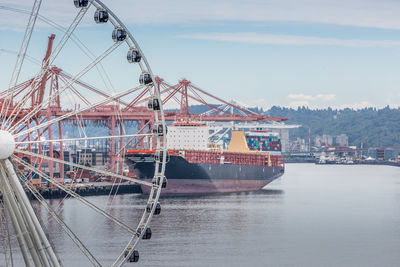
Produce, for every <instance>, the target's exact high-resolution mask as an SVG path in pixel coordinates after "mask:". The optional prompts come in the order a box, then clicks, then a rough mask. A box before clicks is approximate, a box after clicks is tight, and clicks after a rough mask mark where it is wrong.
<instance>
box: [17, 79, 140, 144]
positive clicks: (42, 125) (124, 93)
mask: <svg viewBox="0 0 400 267" xmlns="http://www.w3.org/2000/svg"><path fill="white" fill-rule="evenodd" d="M140 88H143V85H139V86H138V87H134V88H132V89H129V90H126V91H124V92H121V93H119V94H116V95H114V96H110V97H108V98H106V99H104V100H101V101H98V102H96V103H94V104H92V105H90V106H87V107H84V108H82V109H79V110H75V111H71V112H68V113H67V114H64V115H62V116H59V117H57V118H54V119H52V120H50V121H47V122H45V123H41V124H39V125H36V126H34V127H32V128H30V129H26V130H24V131H22V132H20V133H17V134H15V135H14V137H19V136H21V135H24V134H28V133H30V132H33V131H36V130H37V129H40V128H43V127H47V126H49V125H51V124H53V123H56V122H58V121H62V120H65V119H68V118H70V117H71V116H74V115H77V114H81V113H83V112H85V111H89V110H91V109H93V108H95V107H97V106H100V105H104V104H108V103H110V102H115V101H116V100H118V99H120V98H122V97H124V96H126V95H129V94H131V93H133V92H135V91H137V90H140ZM14 129H15V127H12V128H11V129H10V131H12V130H14Z"/></svg>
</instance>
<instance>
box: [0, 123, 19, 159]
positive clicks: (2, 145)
mask: <svg viewBox="0 0 400 267" xmlns="http://www.w3.org/2000/svg"><path fill="white" fill-rule="evenodd" d="M14 150H15V140H14V137H13V136H12V134H11V133H9V132H7V131H3V130H0V159H7V158H9V157H10V156H11V155H12V154H13V153H14Z"/></svg>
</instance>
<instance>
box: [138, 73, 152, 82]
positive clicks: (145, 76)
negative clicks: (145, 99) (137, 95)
mask: <svg viewBox="0 0 400 267" xmlns="http://www.w3.org/2000/svg"><path fill="white" fill-rule="evenodd" d="M152 82H153V80H152V79H151V75H150V73H142V74H140V77H139V83H140V84H141V85H147V84H150V83H152Z"/></svg>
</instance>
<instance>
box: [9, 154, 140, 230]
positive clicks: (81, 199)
mask: <svg viewBox="0 0 400 267" xmlns="http://www.w3.org/2000/svg"><path fill="white" fill-rule="evenodd" d="M13 159H14V160H16V161H17V162H18V163H19V164H21V165H22V166H24V167H26V168H28V169H29V170H31V171H33V172H35V173H37V174H38V175H40V176H42V177H43V178H44V179H45V180H46V181H48V182H50V183H52V184H53V185H55V186H56V187H58V188H59V189H61V190H63V191H64V192H65V193H67V194H68V195H70V196H72V197H74V198H75V199H77V200H79V201H80V202H81V203H83V204H84V205H86V206H87V207H89V208H91V209H93V210H94V211H96V212H97V213H99V214H101V215H103V216H104V217H106V218H108V219H110V220H111V221H113V222H114V223H116V224H118V225H119V226H120V227H121V228H123V229H124V230H126V231H127V232H129V233H131V234H136V230H134V229H132V228H131V227H129V226H128V225H126V224H125V223H123V222H121V221H120V220H118V219H117V218H115V217H114V216H112V215H110V214H109V213H107V212H105V211H104V210H102V209H101V208H99V207H97V206H96V205H94V204H93V203H91V202H89V201H87V200H86V199H85V198H84V197H81V196H80V195H79V194H77V193H76V192H75V191H73V190H71V189H70V188H68V187H66V186H65V185H63V184H61V183H60V182H57V181H56V180H55V179H54V178H51V177H50V176H49V175H47V174H46V173H44V172H43V171H41V170H39V169H38V168H35V167H33V166H31V165H29V164H27V163H26V162H24V161H23V160H22V159H20V158H18V157H17V156H13Z"/></svg>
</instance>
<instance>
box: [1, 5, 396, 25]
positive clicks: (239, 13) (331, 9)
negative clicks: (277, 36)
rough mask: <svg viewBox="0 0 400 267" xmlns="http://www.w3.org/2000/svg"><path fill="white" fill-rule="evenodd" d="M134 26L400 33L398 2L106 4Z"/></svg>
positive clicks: (56, 8) (61, 11)
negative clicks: (278, 26) (273, 26)
mask: <svg viewBox="0 0 400 267" xmlns="http://www.w3.org/2000/svg"><path fill="white" fill-rule="evenodd" d="M103 2H104V3H105V4H107V5H109V6H110V7H111V8H112V9H113V10H114V11H115V13H116V14H118V16H120V17H121V18H122V20H123V21H124V22H126V23H131V24H161V23H162V24H164V23H180V24H184V23H192V22H210V21H215V22H218V21H250V22H266V21H278V22H301V23H326V24H336V25H344V26H356V27H373V28H383V29H400V20H399V19H398V14H399V13H400V1H393V0H247V1H242V0H203V1H194V0H170V1H164V0H148V1H132V0H112V1H111V0H104V1H103ZM31 4H32V1H30V0H19V1H18V3H17V4H16V2H15V1H10V0H5V1H3V4H0V5H7V6H17V7H20V8H24V9H30V6H31ZM73 13H76V10H75V7H74V6H73V3H72V1H44V2H43V12H42V14H43V15H45V16H49V17H53V18H56V17H58V18H60V17H61V19H64V18H66V17H68V15H69V14H73ZM0 23H1V25H2V26H3V27H6V25H8V26H10V27H12V26H13V25H14V26H15V23H17V24H21V23H20V21H18V20H16V19H15V18H13V17H12V16H11V17H9V18H8V19H4V18H3V19H0Z"/></svg>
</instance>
